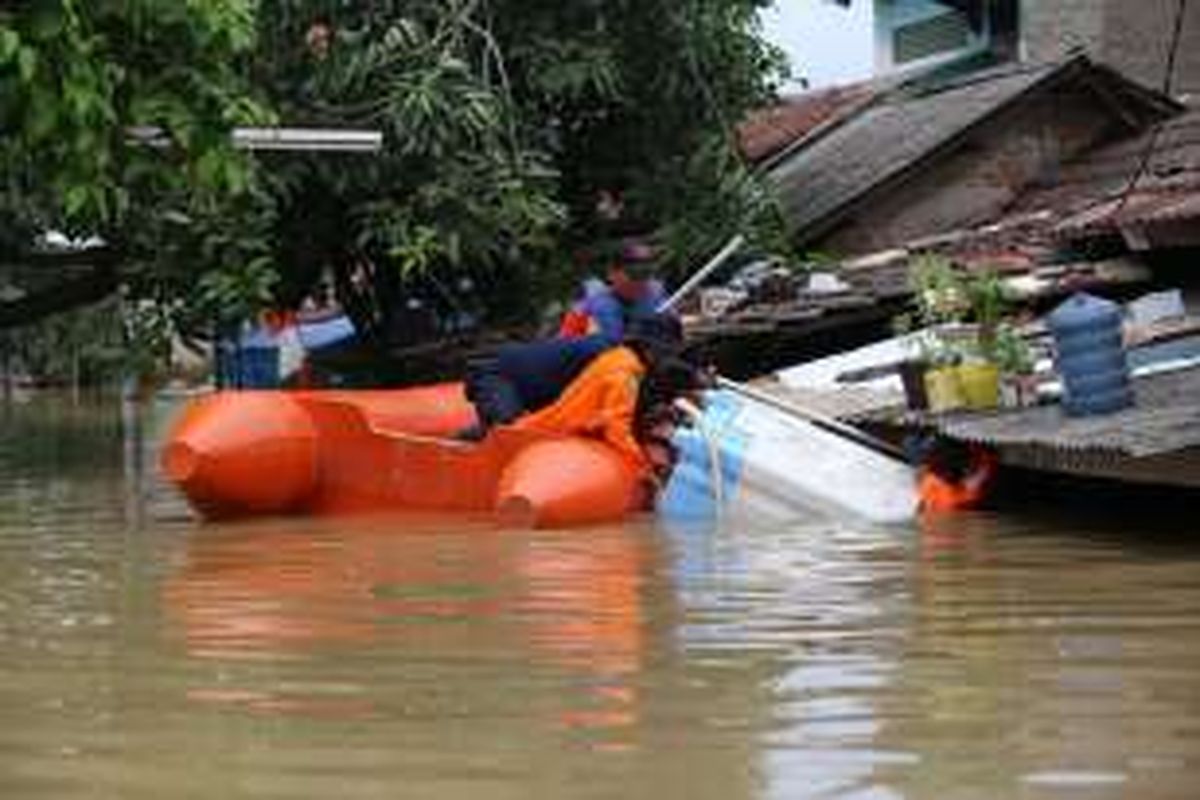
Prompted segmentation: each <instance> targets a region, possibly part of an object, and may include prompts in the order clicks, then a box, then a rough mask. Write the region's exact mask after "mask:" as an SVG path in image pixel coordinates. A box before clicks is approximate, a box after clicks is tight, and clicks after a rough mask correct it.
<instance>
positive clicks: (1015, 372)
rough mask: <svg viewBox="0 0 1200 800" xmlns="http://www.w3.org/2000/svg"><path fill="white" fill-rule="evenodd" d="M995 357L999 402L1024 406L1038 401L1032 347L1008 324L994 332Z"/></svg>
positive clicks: (1005, 405)
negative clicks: (998, 375)
mask: <svg viewBox="0 0 1200 800" xmlns="http://www.w3.org/2000/svg"><path fill="white" fill-rule="evenodd" d="M993 350H994V359H995V362H996V366H997V367H998V368H999V370H1000V405H1002V406H1004V407H1005V408H1026V407H1028V406H1032V405H1036V404H1037V399H1038V398H1037V390H1038V380H1037V375H1035V374H1034V354H1033V349H1032V348H1031V347H1030V346H1029V344H1028V342H1026V341H1025V339H1024V337H1022V336H1021V334H1020V333H1019V332H1018V331H1017V330H1016V328H1014V327H1013V326H1011V325H1002V326H1000V327H999V328H998V329H997V331H996V337H995V344H994V348H993Z"/></svg>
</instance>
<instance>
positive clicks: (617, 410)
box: [513, 314, 689, 477]
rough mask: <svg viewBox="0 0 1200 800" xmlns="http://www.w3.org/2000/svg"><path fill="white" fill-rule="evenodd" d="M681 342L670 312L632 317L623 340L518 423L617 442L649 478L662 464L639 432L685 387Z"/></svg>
mask: <svg viewBox="0 0 1200 800" xmlns="http://www.w3.org/2000/svg"><path fill="white" fill-rule="evenodd" d="M681 341H682V331H681V329H680V326H679V321H678V320H677V319H675V318H674V317H673V316H670V315H661V314H656V315H645V316H639V317H635V318H634V319H633V320H631V324H630V330H629V334H628V335H627V336H626V338H625V340H624V342H623V343H622V344H621V345H619V346H617V347H614V348H612V349H610V350H607V351H605V352H604V353H602V354H601V355H599V356H597V357H596V358H595V359H593V360H592V361H591V363H589V364H588V365H587V367H586V368H584V370H583V372H581V373H580V374H579V376H578V377H576V378H575V380H574V381H572V382H571V384H570V385H569V386H567V388H566V390H565V391H564V392H563V393H562V395H561V396H560V397H559V398H558V400H557V401H555V402H554V403H552V404H551V405H549V406H547V407H545V408H543V409H541V410H539V411H535V412H533V413H531V414H527V415H525V416H523V417H521V418H520V419H518V420H516V422H514V423H513V425H514V426H515V427H517V428H524V429H527V430H537V431H542V432H546V433H554V434H558V435H562V436H578V435H582V436H591V437H594V438H598V439H602V440H604V441H606V442H608V443H609V444H610V445H612V446H613V447H614V448H616V450H617V451H618V452H619V453H620V454H621V455H622V456H623V457H624V458H625V460H626V462H627V463H628V464H629V465H630V466H631V467H632V468H633V469H635V470H636V471H637V472H638V473H640V474H641V475H643V476H644V477H651V476H653V475H654V474H655V473H656V471H657V470H658V468H660V467H661V466H662V465H661V464H659V463H657V462H658V460H659V459H657V458H656V459H654V460H653V461H652V460H651V458H649V457H648V456H647V453H646V450H645V449H643V446H642V443H641V441H640V440H639V437H640V436H641V434H642V433H643V430H644V429H645V428H646V427H647V426H646V424H645V423H646V422H647V421H648V420H649V419H650V418H651V413H652V411H657V410H659V409H661V408H662V407H663V405H664V404H669V403H670V402H671V400H673V397H671V396H670V395H671V394H677V393H678V392H679V391H681V390H682V388H683V387H685V386H686V384H687V381H686V380H685V379H681V378H680V375H681V374H683V373H687V372H688V371H689V370H688V369H685V368H684V366H683V362H682V360H681V359H679V358H678V357H677V356H676V355H675V351H676V350H677V349H678V347H679V345H680V343H681Z"/></svg>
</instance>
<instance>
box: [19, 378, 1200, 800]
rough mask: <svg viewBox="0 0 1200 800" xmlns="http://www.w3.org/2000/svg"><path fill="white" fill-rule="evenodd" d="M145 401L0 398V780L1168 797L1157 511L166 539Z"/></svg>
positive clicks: (1199, 644) (1175, 765) (322, 530)
mask: <svg viewBox="0 0 1200 800" xmlns="http://www.w3.org/2000/svg"><path fill="white" fill-rule="evenodd" d="M170 413H171V407H170V406H168V405H160V406H157V407H155V408H154V409H151V410H149V411H143V412H142V413H141V414H140V415H138V416H134V415H132V414H131V413H129V412H128V410H127V411H126V412H125V413H124V414H123V412H122V410H121V408H120V407H119V406H117V405H106V406H84V407H78V408H77V407H73V406H72V405H71V404H70V403H69V402H65V401H51V400H46V399H38V401H37V402H31V403H25V404H17V405H12V406H8V407H0V708H3V714H4V717H3V719H4V725H3V726H0V796H2V797H5V798H21V799H22V800H29V799H34V800H36V799H39V798H54V799H55V800H59V799H61V798H84V797H87V798H96V797H104V798H109V797H111V798H122V800H131V799H132V800H140V799H141V798H145V799H146V800H149V799H150V798H154V799H155V800H157V799H158V798H164V797H171V798H205V799H206V800H207V799H208V798H212V799H213V800H218V799H220V800H226V799H227V798H234V797H251V796H253V797H261V798H298V799H299V798H305V799H307V798H313V799H314V800H315V799H317V798H320V799H321V800H326V799H327V798H395V797H420V798H431V799H433V800H441V799H443V798H476V797H487V798H490V799H491V800H505V799H507V798H513V800H516V799H517V798H522V799H523V798H531V797H538V798H542V797H545V798H637V797H684V796H686V797H689V798H713V799H714V800H717V799H718V798H719V799H720V800H738V799H739V798H755V799H756V800H757V799H758V798H764V799H765V798H789V800H790V799H792V798H854V800H891V799H892V798H897V799H898V798H912V799H913V800H918V799H920V800H934V799H935V798H936V800H956V799H959V798H961V799H962V800H993V799H995V800H999V799H1000V798H1014V797H1019V798H1051V797H1054V798H1061V797H1067V798H1076V797H1078V798H1087V799H1088V800H1091V799H1092V798H1125V797H1130V798H1132V797H1136V798H1181V799H1182V798H1193V797H1195V796H1196V793H1197V787H1198V786H1200V538H1197V537H1196V532H1195V531H1194V530H1193V524H1192V523H1191V522H1189V521H1186V520H1181V521H1179V522H1177V523H1175V526H1174V529H1175V532H1174V535H1173V536H1164V535H1163V534H1162V531H1161V530H1159V531H1157V532H1155V533H1154V535H1153V536H1150V535H1149V534H1148V533H1146V534H1144V533H1143V531H1141V530H1140V529H1139V528H1138V527H1136V525H1130V524H1129V523H1127V522H1124V521H1116V520H1111V521H1106V520H1104V519H1103V518H1101V519H1088V520H1086V522H1085V521H1081V519H1080V518H1078V517H1072V516H1070V515H1058V516H1056V517H1050V516H1048V515H1046V514H1044V513H1040V514H1034V513H1030V514H1028V515H1020V516H1005V517H999V516H993V515H972V516H964V517H959V518H954V519H952V520H951V519H943V520H941V521H940V522H938V523H937V524H933V525H926V526H923V527H922V528H920V529H916V528H914V529H904V530H873V529H869V528H865V527H855V526H852V525H849V524H829V523H820V524H814V523H806V522H805V521H798V522H797V523H796V524H794V525H791V526H788V527H783V528H778V527H769V528H767V527H755V526H754V525H753V524H730V525H726V526H723V527H721V528H719V529H714V528H702V529H676V528H669V527H664V526H662V525H660V524H658V523H656V522H655V521H653V520H650V519H647V520H643V521H639V522H636V523H633V524H629V525H627V526H624V527H619V528H605V529H591V530H575V531H565V532H533V533H530V532H514V531H496V530H494V529H493V528H491V527H490V526H489V525H488V524H487V523H485V522H483V521H477V520H428V519H426V520H407V519H406V520H396V519H377V520H354V521H345V520H308V519H283V520H267V521H257V522H252V523H239V524H222V525H201V524H199V523H197V522H195V521H194V520H193V519H192V518H191V516H190V514H189V513H188V511H187V509H186V507H185V506H184V505H183V503H182V501H181V500H180V499H178V498H177V497H175V496H174V495H173V494H172V493H171V492H170V490H168V489H166V488H165V487H163V486H162V485H161V484H160V483H158V481H157V478H156V477H155V474H154V464H155V461H154V453H155V446H154V441H155V438H156V436H157V435H158V434H159V432H161V430H162V426H163V424H164V423H165V421H166V419H167V418H168V417H169V415H170ZM265 479H269V476H265Z"/></svg>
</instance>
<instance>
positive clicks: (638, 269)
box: [618, 239, 658, 281]
mask: <svg viewBox="0 0 1200 800" xmlns="http://www.w3.org/2000/svg"><path fill="white" fill-rule="evenodd" d="M657 257H658V254H657V253H656V252H655V251H654V248H653V247H652V246H650V245H649V244H647V243H646V242H644V241H642V240H641V239H626V240H624V241H623V242H621V252H620V255H619V256H618V261H619V264H620V267H621V269H623V270H624V271H625V274H627V275H628V276H629V277H630V278H632V279H633V280H637V281H644V280H649V279H650V278H652V277H654V272H655V265H656V261H657Z"/></svg>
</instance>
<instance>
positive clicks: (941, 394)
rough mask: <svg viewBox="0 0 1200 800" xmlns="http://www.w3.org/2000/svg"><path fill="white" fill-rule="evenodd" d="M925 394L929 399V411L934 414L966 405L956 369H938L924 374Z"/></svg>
mask: <svg viewBox="0 0 1200 800" xmlns="http://www.w3.org/2000/svg"><path fill="white" fill-rule="evenodd" d="M925 394H926V395H927V396H928V398H929V410H930V411H933V412H934V413H937V412H939V411H952V410H954V409H956V408H962V407H963V406H964V405H966V400H965V398H964V397H963V393H962V386H961V382H960V381H959V378H958V368H957V367H939V368H938V369H931V370H929V371H928V372H926V373H925Z"/></svg>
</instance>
